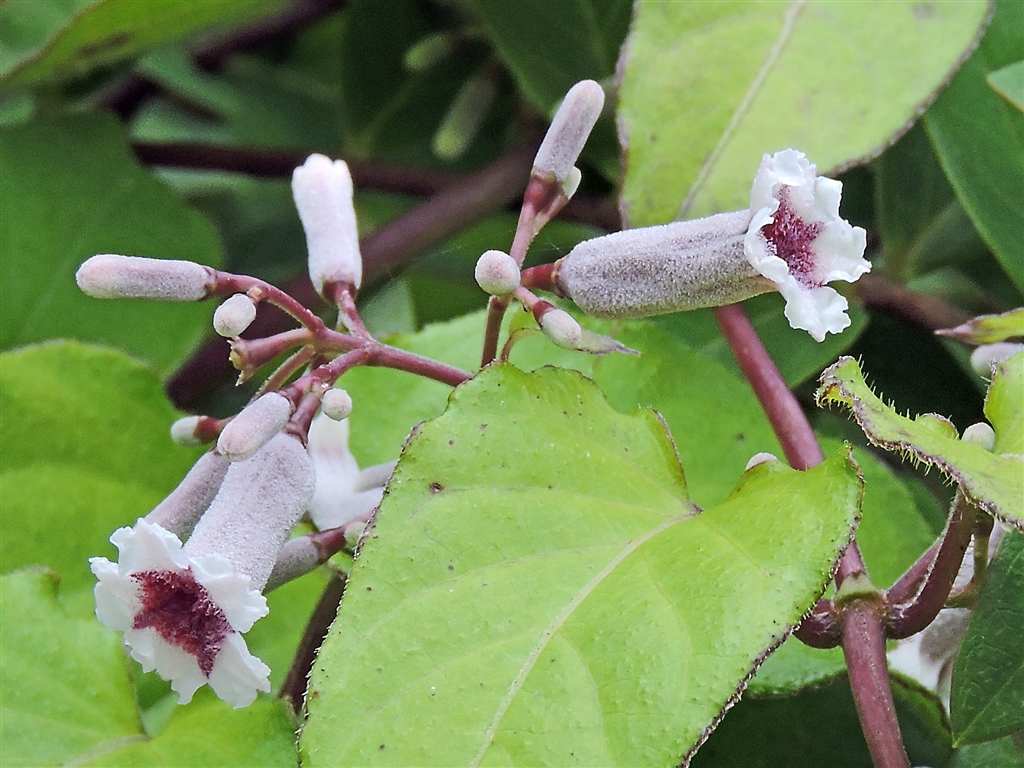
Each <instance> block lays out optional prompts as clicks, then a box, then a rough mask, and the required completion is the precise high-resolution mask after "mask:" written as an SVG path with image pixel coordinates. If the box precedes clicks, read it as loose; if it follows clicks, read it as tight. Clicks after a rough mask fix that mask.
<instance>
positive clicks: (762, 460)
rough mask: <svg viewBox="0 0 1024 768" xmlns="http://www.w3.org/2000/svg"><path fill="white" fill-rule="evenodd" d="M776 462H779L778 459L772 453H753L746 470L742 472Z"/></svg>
mask: <svg viewBox="0 0 1024 768" xmlns="http://www.w3.org/2000/svg"><path fill="white" fill-rule="evenodd" d="M778 460H779V459H778V457H777V456H776V455H775V454H774V453H765V452H761V453H755V454H754V455H753V456H751V457H750V461H748V462H747V466H746V468H745V469H744V470H743V471H744V472H747V471H750V470H751V469H753V468H754V467H756V466H757V465H758V464H767V463H768V462H770V461H778Z"/></svg>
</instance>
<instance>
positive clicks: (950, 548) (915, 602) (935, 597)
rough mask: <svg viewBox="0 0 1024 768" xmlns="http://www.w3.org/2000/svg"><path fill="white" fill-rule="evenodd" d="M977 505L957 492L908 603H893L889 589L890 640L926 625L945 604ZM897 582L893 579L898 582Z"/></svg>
mask: <svg viewBox="0 0 1024 768" xmlns="http://www.w3.org/2000/svg"><path fill="white" fill-rule="evenodd" d="M976 515H977V508H976V507H975V506H974V505H973V504H970V503H969V502H968V501H967V500H966V499H964V497H963V494H962V493H957V495H956V500H955V501H954V502H953V509H952V511H951V513H950V516H949V522H948V523H947V524H946V530H945V532H944V533H943V535H942V540H941V541H940V543H939V549H938V552H936V554H935V557H934V559H933V560H932V563H931V568H929V569H928V571H927V573H926V575H925V577H924V581H923V582H922V583H921V588H920V589H919V590H918V591H917V593H916V594H915V595H913V597H912V598H911V599H910V601H909V602H900V603H896V602H895V601H894V600H893V598H894V597H895V596H898V595H899V592H902V589H901V590H900V591H899V592H897V593H896V595H894V594H893V590H889V592H888V593H887V595H886V597H887V598H888V603H889V611H888V614H887V616H886V629H887V630H888V632H887V635H888V636H889V637H891V638H894V639H897V640H898V639H900V638H904V637H910V636H911V635H914V634H917V633H918V632H920V631H921V630H922V629H924V628H925V627H927V626H928V625H929V624H931V623H932V621H933V620H934V619H935V617H936V616H937V615H938V613H939V611H940V610H942V607H943V606H944V605H945V604H946V598H948V597H949V592H950V590H951V589H952V588H953V582H954V581H955V580H956V576H957V574H958V573H959V571H960V564H961V563H962V562H963V559H964V553H965V552H966V551H967V545H968V544H970V543H971V535H972V533H973V531H974V521H975V517H976ZM898 583H899V582H897V584H898Z"/></svg>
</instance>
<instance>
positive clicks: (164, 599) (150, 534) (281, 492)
mask: <svg viewBox="0 0 1024 768" xmlns="http://www.w3.org/2000/svg"><path fill="white" fill-rule="evenodd" d="M314 484H315V477H314V475H313V466H312V461H311V460H310V457H309V454H308V453H307V452H306V449H305V447H304V446H303V445H302V443H301V442H300V441H299V440H298V439H297V438H296V437H294V436H293V435H290V434H286V433H281V434H278V435H276V436H275V437H274V438H272V439H271V440H270V441H269V442H268V443H267V444H266V445H265V446H264V447H263V448H262V449H261V450H259V451H258V452H257V453H256V455H255V456H253V457H252V458H250V459H246V460H244V461H239V462H235V463H233V464H231V466H230V467H229V468H228V469H227V472H226V473H225V475H224V480H223V482H221V483H220V487H219V490H218V491H217V494H216V496H215V497H214V498H213V501H212V502H210V505H209V508H208V509H206V511H205V513H204V514H203V516H202V517H201V518H200V519H199V523H198V524H197V525H196V526H195V530H194V531H193V533H192V535H191V536H190V537H189V539H188V541H187V542H186V543H185V545H184V546H182V544H181V540H180V539H179V538H178V537H177V536H176V535H174V534H173V533H171V532H170V531H167V530H166V529H164V528H162V527H161V526H160V525H157V524H155V523H152V522H150V521H148V520H139V521H138V522H137V523H136V524H135V526H134V527H133V528H121V529H119V530H117V531H115V532H114V534H113V535H112V536H111V537H110V540H111V541H112V542H113V543H114V544H115V545H116V546H117V548H118V551H119V556H118V562H117V563H116V564H115V563H111V562H110V561H109V560H107V559H106V558H103V557H95V558H92V559H91V560H90V563H91V566H92V572H93V573H94V574H95V575H96V577H97V579H98V580H99V583H98V584H97V585H96V591H95V594H96V615H97V617H98V618H99V619H100V621H102V622H103V623H104V624H106V625H107V626H108V627H110V628H111V629H114V630H117V631H120V632H124V639H125V642H126V643H127V644H128V646H129V647H130V649H131V654H132V657H133V658H135V659H136V660H138V661H139V663H141V664H142V666H143V668H144V669H146V670H147V671H151V670H154V669H155V670H156V671H157V672H158V673H159V674H160V676H161V677H164V678H165V679H168V680H170V681H171V687H172V688H173V689H174V690H175V691H177V693H178V698H179V702H180V703H182V704H186V703H188V702H189V701H190V700H191V699H192V695H193V694H194V693H195V691H196V689H198V688H199V687H200V686H201V685H203V684H204V683H209V684H210V686H211V687H212V688H213V690H214V692H215V693H216V694H217V695H218V696H220V697H221V698H222V699H224V700H225V701H227V702H229V703H230V704H232V705H234V706H235V708H238V707H245V706H248V705H249V704H251V703H252V702H253V700H254V699H255V698H256V693H257V691H269V690H270V682H269V680H268V675H269V673H270V669H269V668H268V667H267V666H266V664H264V663H263V662H262V661H260V660H259V659H257V658H256V657H255V656H253V655H252V654H250V653H249V650H248V648H247V647H246V644H245V641H244V640H243V639H242V633H244V632H248V631H249V630H250V629H251V628H252V625H253V624H254V623H255V622H256V621H257V620H258V619H260V618H262V617H263V616H265V615H266V614H267V603H266V600H265V599H264V597H263V595H262V594H261V592H262V590H263V588H264V587H265V585H266V583H267V580H268V578H269V576H270V573H271V571H272V570H273V568H274V565H275V562H276V560H277V557H278V554H279V553H280V551H281V548H282V546H283V545H284V543H285V541H286V540H287V538H288V535H289V533H290V532H291V530H292V528H293V527H294V526H295V523H296V522H297V521H298V519H299V517H300V516H301V515H302V513H303V512H304V511H305V510H306V508H307V507H308V505H309V501H310V498H311V497H312V494H313V487H314Z"/></svg>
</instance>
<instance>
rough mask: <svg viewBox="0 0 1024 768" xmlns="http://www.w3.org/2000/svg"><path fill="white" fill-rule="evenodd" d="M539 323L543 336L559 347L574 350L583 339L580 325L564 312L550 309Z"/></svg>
mask: <svg viewBox="0 0 1024 768" xmlns="http://www.w3.org/2000/svg"><path fill="white" fill-rule="evenodd" d="M539 323H540V329H541V330H542V331H544V335H545V336H547V337H548V338H549V339H551V341H553V342H554V343H555V344H557V345H558V346H560V347H565V348H566V349H576V348H577V347H578V346H579V344H580V341H581V340H582V339H583V329H582V328H580V324H579V323H577V322H576V320H575V319H573V317H572V315H570V314H569V313H568V312H566V311H565V310H562V309H551V310H549V311H547V312H545V313H544V314H543V315H542V316H541V318H540V320H539Z"/></svg>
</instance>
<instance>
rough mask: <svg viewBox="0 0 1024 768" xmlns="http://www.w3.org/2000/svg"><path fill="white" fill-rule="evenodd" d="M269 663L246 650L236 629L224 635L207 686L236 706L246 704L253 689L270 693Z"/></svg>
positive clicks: (249, 700) (252, 695)
mask: <svg viewBox="0 0 1024 768" xmlns="http://www.w3.org/2000/svg"><path fill="white" fill-rule="evenodd" d="M269 675H270V667H268V666H267V665H266V664H264V663H263V662H262V661H260V660H259V659H258V658H256V657H255V656H253V655H252V654H251V653H249V649H248V647H246V645H245V640H243V639H242V636H241V635H240V634H238V633H237V632H232V633H231V634H230V635H228V636H227V637H226V638H225V639H224V644H223V645H222V646H221V649H220V653H218V654H217V660H216V661H214V663H213V670H211V672H210V687H211V688H213V692H214V693H216V694H217V695H218V696H219V697H220V698H221V699H223V700H224V701H226V702H227V703H228V704H231V705H232V706H233V707H234V708H235V709H240V708H241V707H247V706H249V705H250V704H252V703H253V701H255V699H256V692H257V691H263V692H264V693H270V680H269Z"/></svg>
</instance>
